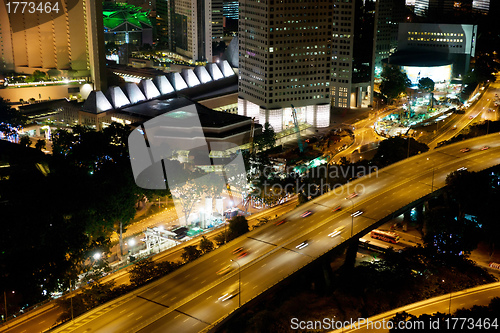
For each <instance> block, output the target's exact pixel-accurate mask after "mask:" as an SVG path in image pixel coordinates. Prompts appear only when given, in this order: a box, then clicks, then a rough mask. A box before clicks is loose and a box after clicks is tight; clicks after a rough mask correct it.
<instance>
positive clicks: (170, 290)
mask: <svg viewBox="0 0 500 333" xmlns="http://www.w3.org/2000/svg"><path fill="white" fill-rule="evenodd" d="M240 244H243V245H244V246H247V248H252V249H254V252H253V254H252V253H250V254H249V255H248V258H243V259H242V260H241V261H239V263H240V265H242V266H244V265H245V264H247V263H248V262H250V261H251V260H253V259H255V258H258V257H259V256H261V255H263V254H265V253H267V252H269V251H271V250H272V249H274V248H275V246H273V245H269V244H266V243H262V242H259V241H256V240H253V239H245V241H244V242H242V243H240ZM234 248H235V246H233V247H231V248H229V249H225V250H224V251H221V252H220V253H218V255H215V256H212V257H211V258H209V259H207V260H203V261H200V262H199V263H198V264H196V263H195V262H193V263H191V265H192V267H190V269H189V270H186V271H185V272H184V274H178V275H177V276H175V277H174V278H172V279H169V280H167V281H165V282H164V283H162V284H159V285H157V286H155V287H153V288H151V289H149V290H146V291H144V292H143V293H141V294H140V295H141V296H143V297H145V298H148V299H152V300H153V301H156V302H160V303H162V304H165V305H168V306H175V305H176V304H178V303H179V302H180V301H183V300H184V299H185V298H187V297H189V296H190V295H191V293H192V290H193V289H194V290H199V289H203V288H204V287H207V286H208V284H210V283H213V282H215V281H217V280H222V279H224V278H225V277H224V275H218V274H217V271H219V270H220V269H222V268H224V267H226V266H231V267H232V270H231V271H230V272H229V273H228V274H232V273H234V270H235V268H236V266H237V265H236V264H235V263H234V262H231V259H233V260H235V259H236V258H237V257H236V256H235V255H234V254H232V251H233V249H234Z"/></svg>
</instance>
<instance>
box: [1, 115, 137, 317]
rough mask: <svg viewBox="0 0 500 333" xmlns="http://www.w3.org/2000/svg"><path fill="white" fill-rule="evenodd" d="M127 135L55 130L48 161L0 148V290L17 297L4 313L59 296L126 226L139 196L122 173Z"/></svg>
mask: <svg viewBox="0 0 500 333" xmlns="http://www.w3.org/2000/svg"><path fill="white" fill-rule="evenodd" d="M129 132H130V129H129V128H128V127H125V126H122V125H120V124H116V123H113V124H111V126H109V127H108V128H106V129H104V130H103V131H101V132H96V131H94V130H92V129H89V128H86V127H82V126H76V127H75V128H73V131H68V130H59V131H56V132H55V133H54V135H53V137H54V140H53V150H54V154H53V156H48V155H45V154H43V153H41V152H39V151H38V150H36V149H33V148H27V147H22V146H19V145H15V144H10V143H8V142H5V141H4V142H2V145H6V146H8V147H9V148H8V149H2V154H1V160H2V162H3V163H8V164H9V165H10V168H7V169H6V168H4V169H3V170H2V171H3V172H7V174H6V176H5V177H3V178H2V177H0V179H1V180H0V183H1V184H0V199H1V200H0V206H1V211H2V222H3V223H2V229H3V232H2V233H1V235H0V286H1V288H2V289H1V290H0V291H2V292H3V291H6V292H11V291H15V293H16V294H17V295H18V298H17V299H16V300H13V301H11V302H9V310H10V311H9V313H15V311H17V310H18V309H19V308H20V307H24V306H28V305H31V304H34V303H36V302H39V301H41V300H43V299H45V298H47V297H48V295H49V293H50V292H53V291H64V290H67V288H68V287H69V283H70V281H75V279H76V277H77V275H78V274H81V273H82V267H85V265H83V263H84V262H85V260H86V259H87V258H88V257H89V256H90V254H91V253H95V252H100V253H102V252H107V251H108V249H109V246H110V244H109V237H110V235H111V233H112V232H113V231H114V230H118V229H119V226H120V224H121V225H122V227H123V229H124V230H125V228H126V225H127V223H129V222H130V221H131V220H132V219H133V217H134V215H135V208H134V206H135V204H136V203H137V201H138V200H140V199H141V198H142V197H144V193H143V191H142V190H141V189H139V188H138V187H137V186H136V185H135V182H134V179H133V176H132V172H131V170H130V161H129V157H128V151H127V138H128V134H129ZM13 146H15V148H11V147H13ZM21 263H29V265H26V264H21Z"/></svg>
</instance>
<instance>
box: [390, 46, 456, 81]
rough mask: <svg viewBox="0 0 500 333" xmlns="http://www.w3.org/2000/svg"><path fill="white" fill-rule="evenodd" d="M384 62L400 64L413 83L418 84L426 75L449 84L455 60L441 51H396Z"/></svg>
mask: <svg viewBox="0 0 500 333" xmlns="http://www.w3.org/2000/svg"><path fill="white" fill-rule="evenodd" d="M382 63H383V65H384V66H385V65H391V66H398V67H399V68H400V69H401V70H402V71H403V72H405V73H406V75H407V76H408V78H409V79H410V81H411V83H412V84H413V85H418V81H419V80H420V79H422V78H424V77H428V78H430V79H431V80H432V81H434V82H435V83H436V84H439V83H441V84H448V83H450V81H451V79H452V73H453V62H452V61H451V60H449V59H447V58H446V57H445V56H441V55H440V54H439V53H421V52H396V53H395V54H394V55H392V56H391V57H390V58H389V59H384V60H383V61H382Z"/></svg>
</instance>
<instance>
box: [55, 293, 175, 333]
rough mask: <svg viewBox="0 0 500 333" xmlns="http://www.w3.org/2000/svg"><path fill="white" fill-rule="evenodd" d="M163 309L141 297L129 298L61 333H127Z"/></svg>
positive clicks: (99, 311) (102, 309) (76, 322)
mask: <svg viewBox="0 0 500 333" xmlns="http://www.w3.org/2000/svg"><path fill="white" fill-rule="evenodd" d="M164 310H165V307H164V306H162V305H159V304H156V303H153V302H151V301H148V300H146V299H143V298H141V297H137V296H134V297H131V298H130V299H128V300H127V301H126V302H125V303H122V304H119V305H117V304H111V305H108V306H106V307H103V308H99V309H97V310H94V311H93V313H92V314H91V315H90V316H88V318H90V320H88V321H86V322H82V321H74V322H73V323H71V324H70V325H69V326H66V327H65V329H64V330H63V331H62V332H96V333H100V332H102V333H109V332H127V331H128V330H129V329H130V328H132V327H135V326H137V325H139V324H140V323H141V321H143V320H144V319H145V318H148V317H153V316H155V315H156V314H158V313H159V312H161V311H164Z"/></svg>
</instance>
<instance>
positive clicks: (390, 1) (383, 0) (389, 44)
mask: <svg viewBox="0 0 500 333" xmlns="http://www.w3.org/2000/svg"><path fill="white" fill-rule="evenodd" d="M409 14H410V13H409V11H408V10H407V8H406V6H405V0H379V1H377V7H376V10H375V22H376V26H375V45H374V57H375V60H374V66H375V75H376V76H377V75H379V74H380V72H381V71H382V59H385V58H388V57H389V56H390V55H391V54H393V53H394V52H396V48H397V45H398V28H399V23H402V22H406V21H407V17H408V15H409Z"/></svg>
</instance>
